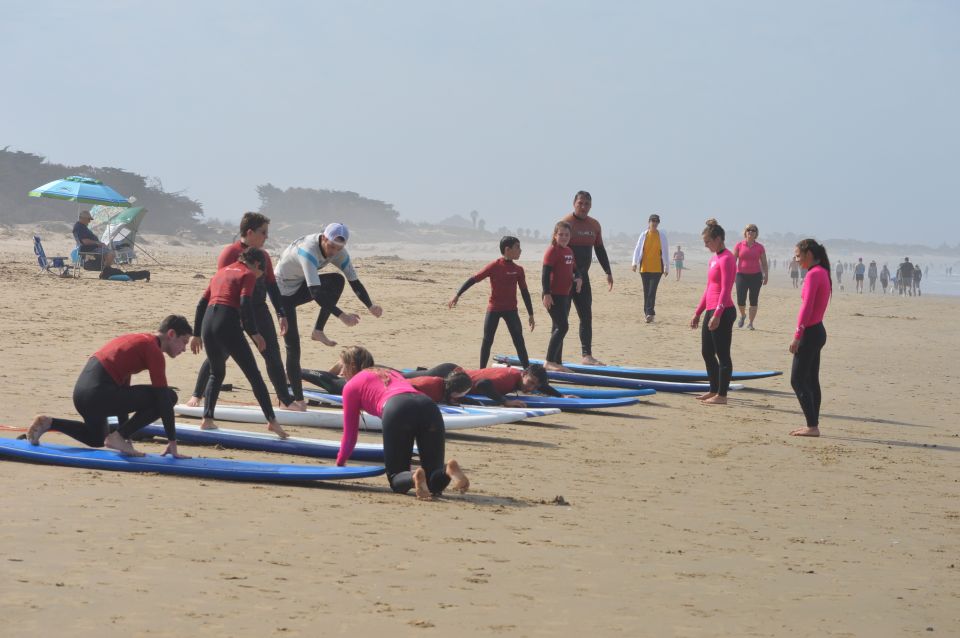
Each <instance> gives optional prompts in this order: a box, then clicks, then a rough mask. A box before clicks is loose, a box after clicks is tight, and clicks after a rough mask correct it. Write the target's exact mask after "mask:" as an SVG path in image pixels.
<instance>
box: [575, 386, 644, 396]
mask: <svg viewBox="0 0 960 638" xmlns="http://www.w3.org/2000/svg"><path fill="white" fill-rule="evenodd" d="M557 391H558V392H560V393H562V394H569V395H571V396H575V397H580V398H581V399H623V398H627V397H648V396H650V395H653V394H656V393H657V391H656V390H654V389H653V388H636V389H633V388H576V387H570V386H561V387H559V388H557Z"/></svg>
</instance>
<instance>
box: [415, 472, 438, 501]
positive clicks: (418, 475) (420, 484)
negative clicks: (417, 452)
mask: <svg viewBox="0 0 960 638" xmlns="http://www.w3.org/2000/svg"><path fill="white" fill-rule="evenodd" d="M413 489H414V490H415V491H416V493H417V498H418V499H420V500H421V501H432V500H433V494H431V493H430V488H429V487H427V473H426V472H424V471H423V468H422V467H418V468H417V470H416V471H415V472H414V473H413Z"/></svg>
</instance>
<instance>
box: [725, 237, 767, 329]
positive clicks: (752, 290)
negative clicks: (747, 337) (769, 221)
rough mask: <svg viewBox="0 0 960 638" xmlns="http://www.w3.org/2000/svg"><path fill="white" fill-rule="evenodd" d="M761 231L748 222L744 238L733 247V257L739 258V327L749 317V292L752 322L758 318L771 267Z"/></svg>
mask: <svg viewBox="0 0 960 638" xmlns="http://www.w3.org/2000/svg"><path fill="white" fill-rule="evenodd" d="M759 235H760V231H759V230H758V229H757V225H756V224H747V227H746V228H744V229H743V240H742V241H739V242H737V245H736V246H734V247H733V258H734V259H736V260H737V282H736V283H737V307H738V308H739V309H740V321H739V322H738V323H737V327H738V328H742V327H743V322H744V321H745V320H746V318H747V294H748V293H749V295H750V324H749V325H748V328H750V330H753V320H754V319H756V318H757V309H758V308H757V307H758V305H759V303H760V288H761V286H766V285H767V281H768V279H769V272H770V268H769V266H768V265H767V251H766V249H765V248H764V247H763V244H761V243H760V242H758V241H757V237H758V236H759Z"/></svg>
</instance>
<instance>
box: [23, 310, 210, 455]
mask: <svg viewBox="0 0 960 638" xmlns="http://www.w3.org/2000/svg"><path fill="white" fill-rule="evenodd" d="M192 334H193V329H192V328H191V327H190V323H189V322H188V321H187V319H186V318H185V317H181V316H179V315H169V316H167V317H166V318H165V319H164V320H163V321H161V322H160V327H159V328H158V329H157V331H156V332H155V333H153V334H150V333H140V334H126V335H122V336H120V337H117V338H116V339H112V340H111V341H108V342H107V343H106V345H104V346H103V347H102V348H100V349H99V350H97V351H96V352H94V353H93V355H92V356H91V357H90V358H89V359H88V360H87V364H86V366H85V367H84V368H83V372H81V373H80V376H79V377H78V378H77V383H76V385H75V386H74V387H73V405H74V406H75V407H76V408H77V412H79V413H80V416H81V417H82V418H83V421H73V420H69V419H58V418H52V417H49V416H46V415H39V416H37V417H36V418H35V419H34V420H33V423H32V424H31V425H30V428H29V429H28V430H27V434H26V438H27V439H28V440H29V441H30V443H32V444H33V445H39V444H40V437H41V436H43V434H44V433H45V432H47V431H48V430H53V431H55V432H62V433H63V434H66V435H67V436H70V437H73V438H74V439H76V440H78V441H80V442H81V443H83V444H85V445H89V446H90V447H96V448H99V447H108V448H111V449H114V450H117V451H118V452H120V454H122V455H124V456H144V454H143V452H140V451H138V450H136V449H134V447H133V444H132V443H130V437H132V436H133V435H134V434H135V433H136V432H137V430H139V429H141V428H142V427H144V426H146V425H149V424H150V423H153V422H154V421H155V420H157V419H161V420H162V421H163V430H164V433H165V434H166V437H167V448H166V450H164V452H163V455H164V456H166V455H167V454H170V455H171V456H173V457H174V458H178V459H182V458H189V457H186V456H182V455H180V454H179V453H178V452H177V428H176V423H175V420H174V415H173V406H174V405H176V403H177V393H176V392H174V391H173V389H171V388H170V386H169V385H167V371H166V370H167V364H166V361H165V360H164V358H163V355H167V356H168V357H170V358H171V359H175V358H176V357H177V356H179V355H180V354H181V353H182V352H183V351H184V350H186V348H187V341H188V340H189V338H190V335H192ZM144 370H149V371H150V385H134V386H131V385H130V379H131V377H133V375H135V374H137V373H139V372H143V371H144ZM131 412H133V413H134V414H133V416H132V417H129V418H127V415H128V414H129V413H131ZM111 416H116V417H117V418H118V421H119V423H120V427H119V428H117V429H116V430H114V431H112V432H109V431H108V427H107V419H108V418H109V417H111Z"/></svg>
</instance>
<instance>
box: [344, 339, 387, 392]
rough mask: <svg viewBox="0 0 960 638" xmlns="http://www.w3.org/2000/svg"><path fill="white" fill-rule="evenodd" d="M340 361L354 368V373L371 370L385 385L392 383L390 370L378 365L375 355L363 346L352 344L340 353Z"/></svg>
mask: <svg viewBox="0 0 960 638" xmlns="http://www.w3.org/2000/svg"><path fill="white" fill-rule="evenodd" d="M340 362H341V363H343V364H344V365H345V366H349V367H350V368H351V369H353V370H354V374H356V373H358V372H360V371H362V370H368V369H369V370H371V371H372V372H374V373H375V374H376V375H377V376H378V377H379V378H380V380H381V381H383V386H384V387H386V386H388V385H390V371H389V370H387V369H386V368H381V367H377V366H375V365H374V363H373V355H372V354H370V351H369V350H367V349H366V348H364V347H363V346H350V347H349V348H344V349H343V351H342V352H341V353H340Z"/></svg>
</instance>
